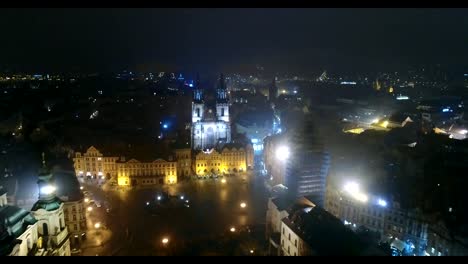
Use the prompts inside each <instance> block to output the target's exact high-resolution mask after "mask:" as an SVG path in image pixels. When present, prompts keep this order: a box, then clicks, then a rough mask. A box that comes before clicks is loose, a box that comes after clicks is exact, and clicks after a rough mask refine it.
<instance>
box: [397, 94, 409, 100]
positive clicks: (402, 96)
mask: <svg viewBox="0 0 468 264" xmlns="http://www.w3.org/2000/svg"><path fill="white" fill-rule="evenodd" d="M396 99H397V100H408V99H409V97H408V96H406V95H399V96H397V98H396Z"/></svg>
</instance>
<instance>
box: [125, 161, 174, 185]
mask: <svg viewBox="0 0 468 264" xmlns="http://www.w3.org/2000/svg"><path fill="white" fill-rule="evenodd" d="M117 175H118V176H117V183H118V185H121V186H129V185H132V184H133V185H152V184H175V183H177V162H173V161H166V160H163V159H157V160H155V161H153V162H140V161H138V160H135V159H131V160H129V161H127V162H120V163H118V172H117Z"/></svg>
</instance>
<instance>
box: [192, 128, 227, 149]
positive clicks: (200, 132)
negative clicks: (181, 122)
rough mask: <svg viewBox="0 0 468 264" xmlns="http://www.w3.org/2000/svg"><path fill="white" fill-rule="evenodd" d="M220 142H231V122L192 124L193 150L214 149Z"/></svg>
mask: <svg viewBox="0 0 468 264" xmlns="http://www.w3.org/2000/svg"><path fill="white" fill-rule="evenodd" d="M219 141H223V142H225V143H229V142H231V126H230V124H229V122H224V121H217V122H214V121H212V122H205V121H199V122H196V123H192V148H193V149H194V150H205V149H207V148H214V147H215V146H216V145H217V144H218V143H219Z"/></svg>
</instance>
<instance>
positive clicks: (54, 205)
mask: <svg viewBox="0 0 468 264" xmlns="http://www.w3.org/2000/svg"><path fill="white" fill-rule="evenodd" d="M62 203H63V201H62V200H60V199H59V198H58V197H56V196H54V198H52V199H51V200H39V201H37V202H36V203H35V204H34V205H33V207H32V208H31V211H37V210H39V209H44V210H46V211H54V210H57V209H58V208H59V207H60V205H61V204H62Z"/></svg>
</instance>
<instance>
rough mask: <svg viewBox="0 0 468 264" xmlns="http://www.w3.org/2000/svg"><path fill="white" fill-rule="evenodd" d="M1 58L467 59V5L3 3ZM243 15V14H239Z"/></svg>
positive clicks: (163, 63) (250, 64)
mask: <svg viewBox="0 0 468 264" xmlns="http://www.w3.org/2000/svg"><path fill="white" fill-rule="evenodd" d="M1 13H2V15H1V16H0V23H2V24H4V25H8V27H5V28H4V32H3V34H4V36H7V37H6V38H5V39H4V41H2V43H0V55H1V56H2V58H3V61H2V64H3V65H0V67H2V68H7V69H16V68H18V69H20V70H32V71H39V70H42V71H44V70H45V71H101V72H102V71H117V70H121V69H125V68H129V67H130V68H134V69H136V70H141V71H150V70H154V69H157V68H167V69H173V70H174V71H189V72H190V71H200V72H210V71H213V70H219V69H221V70H223V71H248V70H250V69H251V68H254V67H255V65H262V66H263V67H265V69H266V70H268V71H272V72H279V71H280V72H281V71H282V72H299V73H308V72H310V71H321V70H323V69H329V70H332V71H333V70H335V71H369V70H374V69H375V68H382V70H386V69H389V70H392V69H395V68H398V67H401V66H414V65H420V64H442V65H446V66H447V67H449V68H451V69H455V70H464V69H466V66H467V65H466V62H465V61H464V60H463V58H465V57H467V56H468V53H467V51H466V49H465V48H464V44H465V43H466V42H467V37H466V36H467V35H468V18H467V17H466V16H465V15H464V14H465V13H466V10H465V9H404V8H402V9H378V8H377V9H355V8H354V9H351V8H350V9H343V8H336V9H333V8H332V9H324V8H314V9H307V8H305V9H293V8H291V9H279V8H278V9H272V8H270V9H206V8H205V9H203V8H202V9H164V8H163V9H34V10H32V9H3V10H2V11H1ZM239 17H242V18H243V19H241V20H239V19H238V18H239Z"/></svg>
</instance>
